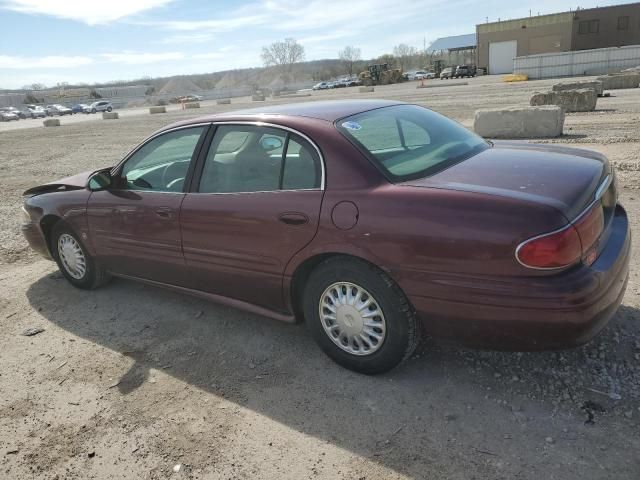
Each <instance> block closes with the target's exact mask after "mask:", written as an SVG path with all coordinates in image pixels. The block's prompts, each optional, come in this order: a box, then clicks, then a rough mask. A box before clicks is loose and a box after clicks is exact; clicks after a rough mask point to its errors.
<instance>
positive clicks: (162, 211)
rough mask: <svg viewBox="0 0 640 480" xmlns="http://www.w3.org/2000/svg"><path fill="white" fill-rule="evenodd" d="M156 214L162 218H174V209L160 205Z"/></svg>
mask: <svg viewBox="0 0 640 480" xmlns="http://www.w3.org/2000/svg"><path fill="white" fill-rule="evenodd" d="M156 215H157V216H158V217H160V218H172V217H173V210H172V209H170V208H169V207H158V208H156Z"/></svg>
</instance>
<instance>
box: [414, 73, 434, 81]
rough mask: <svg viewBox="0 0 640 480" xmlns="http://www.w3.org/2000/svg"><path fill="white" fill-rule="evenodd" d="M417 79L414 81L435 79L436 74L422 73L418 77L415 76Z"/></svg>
mask: <svg viewBox="0 0 640 480" xmlns="http://www.w3.org/2000/svg"><path fill="white" fill-rule="evenodd" d="M417 77H418V78H416V80H431V79H433V78H436V72H431V71H429V72H423V73H421V74H419V75H417Z"/></svg>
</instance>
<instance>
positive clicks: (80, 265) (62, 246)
mask: <svg viewBox="0 0 640 480" xmlns="http://www.w3.org/2000/svg"><path fill="white" fill-rule="evenodd" d="M51 252H52V254H53V258H54V260H55V261H56V263H57V264H58V268H59V269H60V272H62V274H63V275H64V276H65V278H66V279H67V280H68V281H69V283H71V284H72V285H73V286H75V287H78V288H82V289H86V290H92V289H94V288H98V287H100V286H102V285H104V284H105V283H107V282H108V281H109V279H110V276H109V274H108V273H107V272H105V271H104V270H103V269H102V268H100V266H99V265H97V264H96V262H95V261H94V259H93V258H92V257H91V255H90V254H89V252H88V251H87V249H86V247H85V246H84V244H83V243H82V241H81V240H80V239H79V238H78V236H77V235H76V233H75V232H74V231H73V230H71V229H70V228H69V227H67V226H66V225H65V224H64V223H62V222H58V223H57V224H56V225H55V226H54V227H53V232H52V235H51Z"/></svg>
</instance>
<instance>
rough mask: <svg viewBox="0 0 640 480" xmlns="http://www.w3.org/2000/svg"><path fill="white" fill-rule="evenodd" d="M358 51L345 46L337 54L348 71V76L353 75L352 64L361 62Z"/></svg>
mask: <svg viewBox="0 0 640 480" xmlns="http://www.w3.org/2000/svg"><path fill="white" fill-rule="evenodd" d="M360 53H361V52H360V49H359V48H357V47H353V46H351V45H347V46H346V47H344V49H342V50H340V52H338V56H339V57H340V60H342V62H343V63H344V66H345V68H347V69H348V70H349V75H353V64H354V63H356V62H359V61H360V60H361V57H360Z"/></svg>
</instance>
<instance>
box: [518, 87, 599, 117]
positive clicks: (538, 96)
mask: <svg viewBox="0 0 640 480" xmlns="http://www.w3.org/2000/svg"><path fill="white" fill-rule="evenodd" d="M597 101H598V95H596V91H595V90H593V89H592V88H583V89H580V90H561V91H559V92H553V91H551V92H536V93H534V94H533V96H532V97H531V100H530V104H531V106H532V107H538V106H541V105H557V106H559V107H562V108H564V110H565V112H592V111H593V110H595V109H596V103H597Z"/></svg>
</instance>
